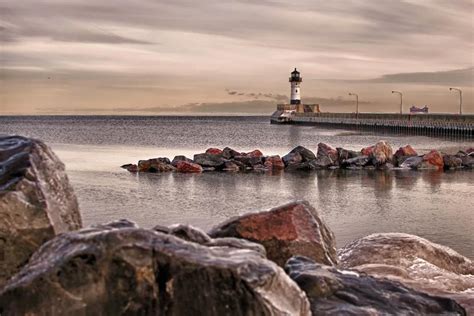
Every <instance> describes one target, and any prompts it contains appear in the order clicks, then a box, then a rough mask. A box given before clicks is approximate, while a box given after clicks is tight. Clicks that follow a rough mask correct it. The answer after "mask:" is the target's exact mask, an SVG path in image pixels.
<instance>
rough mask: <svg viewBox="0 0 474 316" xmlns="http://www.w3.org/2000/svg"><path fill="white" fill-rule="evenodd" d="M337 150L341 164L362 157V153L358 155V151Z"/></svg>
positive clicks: (339, 148)
mask: <svg viewBox="0 0 474 316" xmlns="http://www.w3.org/2000/svg"><path fill="white" fill-rule="evenodd" d="M336 150H337V158H338V160H339V162H343V161H344V160H347V159H353V158H356V157H358V156H360V153H358V152H357V151H353V150H348V149H344V148H341V147H338V148H336Z"/></svg>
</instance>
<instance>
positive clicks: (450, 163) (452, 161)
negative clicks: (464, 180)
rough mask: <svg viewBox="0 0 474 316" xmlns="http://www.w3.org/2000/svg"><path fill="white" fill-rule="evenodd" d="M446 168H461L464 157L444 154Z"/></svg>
mask: <svg viewBox="0 0 474 316" xmlns="http://www.w3.org/2000/svg"><path fill="white" fill-rule="evenodd" d="M443 164H444V169H459V168H462V159H461V158H459V157H456V156H454V155H444V156H443Z"/></svg>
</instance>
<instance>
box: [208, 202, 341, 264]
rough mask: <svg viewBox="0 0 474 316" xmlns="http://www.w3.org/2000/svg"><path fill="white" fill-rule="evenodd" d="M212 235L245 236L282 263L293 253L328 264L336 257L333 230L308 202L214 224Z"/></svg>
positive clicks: (335, 259) (287, 205)
mask: <svg viewBox="0 0 474 316" xmlns="http://www.w3.org/2000/svg"><path fill="white" fill-rule="evenodd" d="M209 236H211V237H212V238H222V237H234V238H244V239H247V240H249V241H252V242H257V243H259V244H262V245H263V246H264V247H265V249H266V251H267V256H268V258H269V259H270V260H272V261H274V262H276V263H277V264H278V265H280V266H284V264H285V262H286V260H288V258H290V257H291V256H293V255H305V256H307V257H310V258H312V259H314V260H315V261H317V262H321V263H324V264H329V265H332V264H335V263H336V261H337V258H336V255H335V240H334V234H333V233H332V232H331V231H330V230H329V228H328V227H327V226H326V224H325V223H324V221H323V220H322V219H321V218H320V217H319V215H318V213H317V211H316V210H315V209H314V208H313V207H311V206H310V205H309V204H308V203H307V202H293V203H289V204H286V205H283V206H280V207H277V208H274V209H271V210H270V211H265V212H259V213H251V214H247V215H243V216H239V217H235V218H232V219H230V220H228V221H226V222H224V223H222V224H220V225H218V226H216V227H214V228H213V229H212V230H211V231H210V232H209Z"/></svg>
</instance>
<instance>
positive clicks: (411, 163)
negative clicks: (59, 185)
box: [399, 156, 423, 169]
mask: <svg viewBox="0 0 474 316" xmlns="http://www.w3.org/2000/svg"><path fill="white" fill-rule="evenodd" d="M422 162H423V157H419V156H413V157H408V158H406V159H405V160H404V161H403V162H402V163H401V164H400V165H399V167H400V168H406V169H418V168H419V166H420V165H421V163H422Z"/></svg>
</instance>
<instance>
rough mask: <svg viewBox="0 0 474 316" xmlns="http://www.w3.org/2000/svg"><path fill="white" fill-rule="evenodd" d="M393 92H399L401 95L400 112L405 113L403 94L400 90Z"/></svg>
mask: <svg viewBox="0 0 474 316" xmlns="http://www.w3.org/2000/svg"><path fill="white" fill-rule="evenodd" d="M392 93H398V94H399V95H400V114H402V113H403V94H402V93H401V92H400V91H392Z"/></svg>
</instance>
